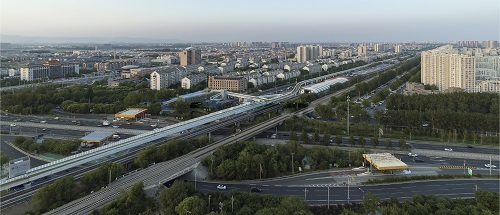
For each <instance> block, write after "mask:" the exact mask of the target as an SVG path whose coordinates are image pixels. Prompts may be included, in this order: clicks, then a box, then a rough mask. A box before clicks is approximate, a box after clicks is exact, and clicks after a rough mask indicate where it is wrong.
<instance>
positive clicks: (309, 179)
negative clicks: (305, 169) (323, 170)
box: [306, 176, 333, 181]
mask: <svg viewBox="0 0 500 215" xmlns="http://www.w3.org/2000/svg"><path fill="white" fill-rule="evenodd" d="M327 178H333V177H332V176H326V177H319V178H308V179H306V181H311V180H317V179H327Z"/></svg>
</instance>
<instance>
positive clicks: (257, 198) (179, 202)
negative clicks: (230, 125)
mask: <svg viewBox="0 0 500 215" xmlns="http://www.w3.org/2000/svg"><path fill="white" fill-rule="evenodd" d="M143 186H144V185H143V184H142V183H138V184H135V185H133V186H132V187H131V189H130V190H129V191H128V192H127V193H122V194H121V196H120V197H119V198H118V199H117V200H115V201H113V202H112V203H110V204H107V205H105V206H104V207H103V209H102V210H101V211H98V210H94V211H93V213H91V214H94V215H98V214H103V215H108V214H158V213H159V214H173V215H175V214H179V215H182V214H195V215H201V214H210V215H216V214H256V215H268V214H280V215H312V214H316V215H330V214H341V215H357V214H376V213H382V214H384V215H385V214H389V215H405V214H498V212H499V203H498V202H499V194H498V193H496V192H488V191H484V190H479V191H476V192H475V193H474V197H473V198H470V199H452V198H449V197H447V196H444V197H437V196H435V195H422V194H417V195H414V196H413V197H412V198H411V199H407V200H404V201H399V200H398V199H396V198H394V197H391V198H390V199H388V200H381V199H380V198H379V197H377V196H376V195H374V194H373V193H371V192H368V193H367V194H366V195H364V198H363V201H362V202H361V203H355V202H354V203H351V204H334V205H330V206H327V205H321V206H309V205H308V204H307V202H306V201H305V200H304V199H303V198H300V197H296V196H271V195H259V194H255V193H249V192H242V191H236V190H231V191H229V192H224V193H223V192H215V193H214V192H210V193H202V192H199V191H196V190H195V189H194V187H193V184H192V183H189V182H184V181H179V180H176V181H174V183H173V184H172V186H170V187H169V188H168V189H165V190H163V191H161V193H160V196H159V198H158V200H157V201H155V199H153V198H151V197H147V196H146V194H145V192H144V190H143Z"/></svg>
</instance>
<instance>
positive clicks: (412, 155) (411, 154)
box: [408, 152, 417, 157]
mask: <svg viewBox="0 0 500 215" xmlns="http://www.w3.org/2000/svg"><path fill="white" fill-rule="evenodd" d="M408 156H410V157H417V154H414V153H411V152H410V153H408Z"/></svg>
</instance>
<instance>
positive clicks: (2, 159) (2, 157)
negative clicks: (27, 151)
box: [0, 152, 9, 166]
mask: <svg viewBox="0 0 500 215" xmlns="http://www.w3.org/2000/svg"><path fill="white" fill-rule="evenodd" d="M8 162H9V157H7V155H6V154H5V153H4V152H0V166H3V165H4V164H6V163H8Z"/></svg>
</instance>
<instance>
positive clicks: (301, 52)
mask: <svg viewBox="0 0 500 215" xmlns="http://www.w3.org/2000/svg"><path fill="white" fill-rule="evenodd" d="M322 54H323V47H321V46H320V45H316V46H311V45H308V46H299V47H297V57H296V58H297V62H299V63H303V62H306V61H308V60H316V59H318V57H319V56H320V55H322Z"/></svg>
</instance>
